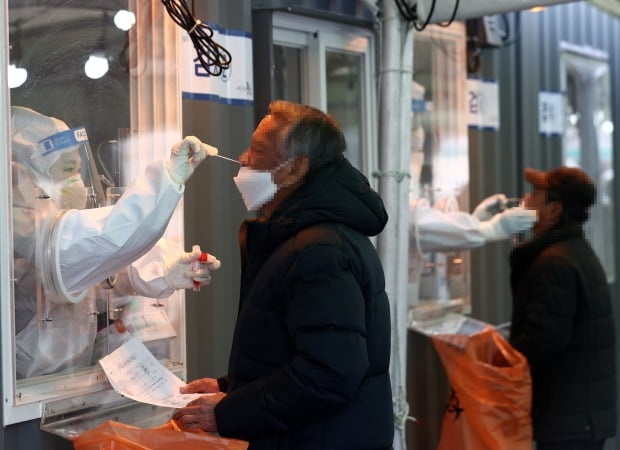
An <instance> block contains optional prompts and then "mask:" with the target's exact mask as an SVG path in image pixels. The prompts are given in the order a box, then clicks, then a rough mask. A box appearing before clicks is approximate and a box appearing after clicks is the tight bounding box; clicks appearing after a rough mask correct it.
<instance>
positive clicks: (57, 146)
mask: <svg viewBox="0 0 620 450" xmlns="http://www.w3.org/2000/svg"><path fill="white" fill-rule="evenodd" d="M86 141H88V135H87V134H86V128H84V127H77V128H71V129H70V130H67V131H61V132H60V133H56V134H52V135H51V136H50V137H48V138H45V139H42V140H40V141H39V144H40V145H41V146H42V147H43V156H46V155H49V154H50V153H54V152H58V151H61V150H64V149H66V148H69V147H75V146H76V145H78V144H80V143H82V142H86Z"/></svg>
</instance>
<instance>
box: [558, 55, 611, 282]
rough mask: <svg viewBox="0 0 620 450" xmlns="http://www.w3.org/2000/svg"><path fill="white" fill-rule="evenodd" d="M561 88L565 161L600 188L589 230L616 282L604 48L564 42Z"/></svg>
mask: <svg viewBox="0 0 620 450" xmlns="http://www.w3.org/2000/svg"><path fill="white" fill-rule="evenodd" d="M561 64H562V65H561V67H562V74H563V75H562V83H563V89H562V91H563V92H565V93H566V108H565V120H564V125H565V128H564V135H563V140H562V143H563V164H564V165H566V166H576V167H580V168H582V169H583V170H584V171H585V172H586V173H587V174H588V175H590V177H591V178H592V180H594V182H595V184H596V186H597V189H598V198H597V199H596V203H595V204H594V205H593V206H592V208H591V209H590V220H588V221H587V222H586V223H585V226H584V228H585V232H586V236H587V238H588V240H589V241H590V242H591V244H592V247H593V248H594V250H595V252H596V254H597V255H598V257H599V258H600V260H601V263H602V264H603V267H604V268H605V271H606V273H607V279H608V281H609V282H610V283H611V282H613V281H614V274H615V271H616V269H615V266H616V264H615V258H614V249H615V246H614V234H615V232H614V217H613V205H614V197H613V192H614V189H613V184H614V170H613V132H614V123H613V121H612V116H611V92H610V89H611V88H610V81H609V77H610V69H609V62H608V56H607V54H606V53H604V52H601V51H597V50H596V49H593V48H581V47H575V46H571V45H569V44H564V45H563V52H562V56H561Z"/></svg>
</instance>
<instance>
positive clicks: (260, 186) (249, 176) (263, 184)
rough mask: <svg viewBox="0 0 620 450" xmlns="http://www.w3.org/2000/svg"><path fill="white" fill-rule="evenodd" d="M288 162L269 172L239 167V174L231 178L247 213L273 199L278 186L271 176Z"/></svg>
mask: <svg viewBox="0 0 620 450" xmlns="http://www.w3.org/2000/svg"><path fill="white" fill-rule="evenodd" d="M289 161H290V159H287V160H286V161H284V162H283V163H282V164H280V165H279V166H278V167H276V168H275V169H271V170H255V169H251V168H250V167H247V166H241V168H240V169H239V173H238V174H237V176H236V177H233V180H234V181H235V184H236V185H237V189H238V190H239V192H240V193H241V198H242V199H243V203H245V207H246V208H247V209H248V211H256V210H258V209H260V208H261V207H262V206H263V205H264V204H266V203H268V202H269V201H271V200H272V199H273V197H274V196H275V195H276V193H277V192H278V185H277V184H275V183H274V181H273V174H274V172H277V171H278V170H279V169H280V168H282V167H284V166H285V165H286V164H287V163H288V162H289Z"/></svg>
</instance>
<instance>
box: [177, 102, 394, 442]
mask: <svg viewBox="0 0 620 450" xmlns="http://www.w3.org/2000/svg"><path fill="white" fill-rule="evenodd" d="M344 150H345V139H344V136H343V134H342V132H341V130H340V128H339V127H338V125H337V124H336V123H335V121H334V120H333V118H332V117H331V116H329V115H327V114H325V113H323V112H321V111H319V110H317V109H315V108H312V107H309V106H304V105H298V104H294V103H289V102H283V101H277V102H273V103H272V104H271V105H270V107H269V113H268V114H267V115H266V116H265V118H264V119H263V120H262V121H261V123H260V124H259V125H258V127H257V129H256V130H255V132H254V134H253V135H252V140H251V144H250V147H249V149H248V150H247V151H246V152H245V153H244V154H243V155H241V157H240V158H239V161H240V163H241V165H242V168H241V170H240V171H239V175H238V176H237V177H236V178H235V182H236V184H237V187H238V188H239V190H240V192H241V195H242V197H243V200H244V202H245V204H246V206H247V207H248V209H249V210H257V211H258V214H259V216H258V218H257V219H256V220H247V221H245V222H244V223H243V224H242V226H241V229H240V233H239V242H240V247H241V255H242V273H241V298H240V305H239V315H238V318H237V323H236V326H235V333H234V339H233V345H232V350H231V354H230V360H229V368H228V374H227V376H226V377H223V378H221V379H218V380H215V379H209V378H207V379H201V380H196V381H194V382H192V383H190V384H189V385H188V387H187V388H185V389H184V392H214V393H215V394H214V395H212V396H203V397H201V398H200V399H198V400H196V401H194V402H192V403H190V404H189V405H188V406H187V407H185V408H182V409H180V410H178V411H177V412H176V414H175V416H174V417H175V419H177V420H178V421H179V422H180V423H181V424H182V425H183V426H185V427H189V428H191V427H197V428H201V429H203V430H206V431H217V432H219V433H220V435H222V436H224V437H231V438H237V439H243V440H247V441H249V442H250V446H249V448H250V449H251V450H259V449H270V450H271V449H273V450H275V449H296V450H303V449H312V450H319V449H326V450H347V449H348V450H364V449H369V450H370V449H390V448H391V447H392V440H393V427H394V419H393V413H392V393H391V387H390V378H389V358H390V309H389V304H388V298H387V295H386V293H385V286H384V284H385V281H384V275H383V269H382V267H381V262H380V261H379V258H378V255H377V253H376V251H375V249H374V247H373V245H372V243H371V242H370V240H369V239H368V236H374V235H377V234H378V233H380V232H381V230H383V228H384V226H385V224H386V222H387V219H388V218H387V214H386V211H385V209H384V207H383V203H382V201H381V199H380V197H379V196H378V194H377V193H376V192H374V191H373V190H372V189H371V188H370V186H369V184H368V181H367V179H366V178H365V177H364V176H363V175H362V174H361V173H360V172H359V171H358V170H356V169H355V168H354V167H352V166H351V164H350V163H349V162H348V161H347V160H346V159H345V158H344V156H343V152H344Z"/></svg>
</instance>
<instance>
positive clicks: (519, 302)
mask: <svg viewBox="0 0 620 450" xmlns="http://www.w3.org/2000/svg"><path fill="white" fill-rule="evenodd" d="M510 264H511V268H512V272H511V284H512V291H513V316H512V326H511V337H510V341H511V343H512V344H513V345H514V347H516V348H517V350H519V351H520V352H522V353H523V354H524V355H525V356H526V357H527V360H528V362H529V364H530V369H531V373H532V383H533V403H532V418H533V425H534V437H535V439H536V440H542V441H560V440H573V439H592V440H599V439H603V438H606V437H609V436H613V435H614V434H615V424H616V367H615V355H614V353H615V350H614V348H615V337H614V323H613V316H612V307H611V298H610V292H609V287H608V284H607V278H606V275H605V271H604V270H603V268H602V266H601V264H600V263H599V260H598V258H597V256H596V254H595V253H594V251H593V250H592V248H591V247H590V244H589V243H588V242H587V241H586V239H585V238H584V235H583V230H582V228H581V225H579V224H578V223H576V222H572V221H570V222H567V223H564V224H562V225H559V226H556V227H555V228H553V229H552V230H550V231H548V232H546V233H544V234H542V235H540V236H538V237H536V238H535V239H534V240H532V241H531V242H528V243H525V244H524V245H522V246H519V247H516V248H515V249H514V250H513V251H512V254H511V257H510Z"/></svg>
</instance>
